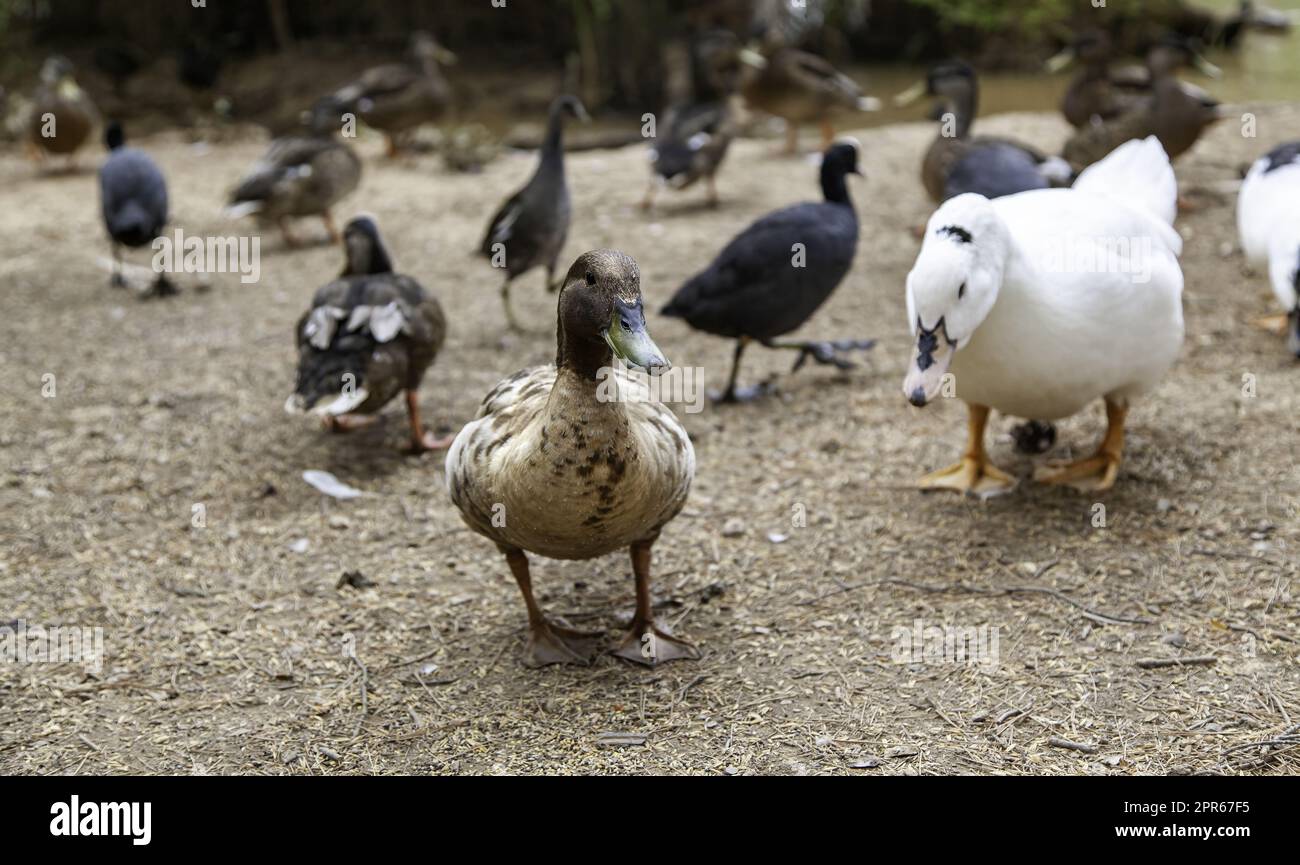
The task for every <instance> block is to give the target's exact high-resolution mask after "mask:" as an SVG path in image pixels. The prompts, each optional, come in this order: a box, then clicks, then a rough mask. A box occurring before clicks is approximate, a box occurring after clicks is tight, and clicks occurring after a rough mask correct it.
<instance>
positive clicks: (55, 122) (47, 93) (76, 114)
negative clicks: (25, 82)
mask: <svg viewBox="0 0 1300 865" xmlns="http://www.w3.org/2000/svg"><path fill="white" fill-rule="evenodd" d="M75 72H76V70H75V68H74V67H73V65H72V63H71V61H69V60H68V58H66V57H63V56H60V55H57V54H56V55H54V56H52V57H49V58H48V59H47V60H46V61H45V63H44V64H43V65H42V66H41V78H40V83H39V84H38V85H37V87H36V93H35V95H34V96H33V97H32V103H31V105H30V106H29V108H28V115H27V123H26V127H27V129H26V137H27V151H28V153H29V155H30V156H31V157H32V158H33V159H34V160H36V161H37V162H42V161H43V160H44V159H45V157H46V156H66V157H68V160H67V168H68V169H69V170H76V167H77V151H78V150H80V149H81V146H82V145H83V144H85V143H86V142H87V141H88V140H89V139H90V134H91V132H93V131H94V129H95V127H96V126H97V125H99V111H98V110H97V109H96V108H95V103H94V102H93V101H92V100H91V98H90V97H89V96H88V95H86V92H85V91H84V90H82V89H81V87H80V86H78V84H77V79H76V77H75Z"/></svg>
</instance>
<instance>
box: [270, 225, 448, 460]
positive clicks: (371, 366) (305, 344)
mask: <svg viewBox="0 0 1300 865" xmlns="http://www.w3.org/2000/svg"><path fill="white" fill-rule="evenodd" d="M343 246H344V251H345V254H346V257H347V261H346V264H345V266H344V268H343V273H342V274H340V275H339V278H338V279H336V280H334V281H333V282H330V283H329V284H328V285H325V286H322V287H321V288H320V290H318V291H317V292H316V295H315V297H313V298H312V302H311V309H309V310H308V311H307V312H306V313H305V314H304V315H303V317H302V318H301V319H299V321H298V327H297V330H296V331H295V338H296V342H297V345H298V382H297V385H296V386H295V388H294V392H293V394H292V395H291V396H290V397H289V399H288V401H287V402H286V403H285V406H284V408H285V411H287V412H289V413H290V414H303V413H305V412H311V413H312V414H316V415H319V416H320V417H321V420H322V422H323V424H324V426H325V428H326V429H329V430H332V431H335V432H346V431H348V430H352V429H357V428H360V427H364V426H369V425H371V424H373V423H375V422H376V421H378V419H379V418H378V412H379V410H380V409H382V408H383V407H384V406H385V405H387V404H388V402H390V401H391V400H392V399H393V397H395V396H397V394H398V393H399V392H403V391H404V392H405V394H406V410H407V416H408V420H409V421H410V426H411V450H412V451H416V452H418V451H424V450H432V449H436V448H442V447H446V446H447V445H448V444H449V443H450V442H451V437H450V436H448V437H446V438H439V437H437V436H435V435H434V434H433V433H432V432H429V431H427V430H425V429H424V426H423V425H422V424H421V422H420V406H419V398H418V395H417V391H418V390H419V387H420V380H421V379H422V378H423V377H424V373H425V371H426V370H428V368H429V367H430V366H431V365H432V364H433V361H434V358H436V357H437V355H438V351H439V350H440V349H441V348H442V344H443V341H444V339H445V338H446V335H447V319H446V316H444V315H443V312H442V306H441V305H440V304H439V303H438V299H437V298H436V297H434V296H433V295H431V294H429V293H428V292H427V291H426V290H425V289H424V288H423V287H422V286H421V285H420V284H419V283H418V282H416V281H415V280H414V279H412V278H411V277H409V276H403V275H402V274H399V273H394V272H393V263H392V260H391V259H390V258H389V257H388V250H387V249H386V248H385V246H384V243H383V241H382V240H381V239H380V237H379V228H378V227H377V226H376V225H375V221H374V220H373V219H372V218H371V217H368V216H358V217H356V218H355V219H352V220H351V221H349V222H348V224H347V225H346V226H345V227H344V229H343Z"/></svg>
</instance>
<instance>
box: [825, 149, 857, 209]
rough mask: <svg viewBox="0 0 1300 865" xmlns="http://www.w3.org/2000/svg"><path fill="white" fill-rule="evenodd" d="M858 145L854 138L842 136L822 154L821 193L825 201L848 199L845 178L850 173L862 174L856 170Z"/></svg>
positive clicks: (845, 200)
mask: <svg viewBox="0 0 1300 865" xmlns="http://www.w3.org/2000/svg"><path fill="white" fill-rule="evenodd" d="M860 147H861V145H860V144H858V142H857V141H856V140H855V139H852V138H844V139H841V140H839V141H837V142H835V143H834V144H832V145H831V146H830V147H828V148H827V149H826V152H825V153H823V154H822V166H821V184H822V195H823V196H824V197H825V199H826V200H827V201H836V202H841V203H842V202H847V201H848V200H849V190H848V186H847V185H846V184H845V178H846V177H847V176H848V175H850V174H856V175H858V176H859V177H861V176H862V172H861V171H860V170H858V149H859V148H860Z"/></svg>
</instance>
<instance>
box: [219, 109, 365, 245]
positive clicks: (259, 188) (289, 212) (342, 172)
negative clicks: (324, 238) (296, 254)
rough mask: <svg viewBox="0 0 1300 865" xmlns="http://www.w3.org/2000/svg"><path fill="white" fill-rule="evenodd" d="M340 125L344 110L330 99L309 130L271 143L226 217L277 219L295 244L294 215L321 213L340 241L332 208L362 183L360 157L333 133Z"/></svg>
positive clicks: (238, 188) (232, 199) (237, 189)
mask: <svg viewBox="0 0 1300 865" xmlns="http://www.w3.org/2000/svg"><path fill="white" fill-rule="evenodd" d="M340 128H342V120H341V112H340V110H339V108H338V106H337V105H336V104H335V103H334V102H332V101H331V100H329V99H324V100H321V101H320V102H318V103H317V104H316V105H315V106H314V107H313V109H312V111H311V113H310V119H309V132H308V133H307V134H295V135H287V136H284V137H281V138H277V139H275V140H274V141H272V142H271V146H270V147H268V148H267V150H266V152H265V153H264V154H262V157H261V158H260V159H258V161H257V162H255V163H254V164H253V167H252V168H250V169H249V171H248V173H247V174H246V175H244V177H243V179H241V180H240V181H239V184H238V186H236V187H235V190H234V191H233V192H232V193H231V194H230V201H229V205H228V207H227V208H226V215H227V216H229V217H231V218H235V219H237V218H239V217H242V216H248V215H255V216H256V218H257V220H258V222H259V223H270V222H276V223H278V224H279V226H280V231H281V233H282V234H283V235H284V240H285V243H286V244H287V245H289V246H291V247H292V246H297V245H298V240H297V238H296V237H295V236H294V235H293V232H292V231H291V230H290V228H289V219H290V218H291V217H301V216H319V217H321V219H322V220H323V221H324V223H325V229H326V231H328V232H329V236H330V239H331V240H332V241H333V242H335V243H337V242H339V241H340V239H341V238H340V236H339V233H338V229H337V228H336V227H335V225H334V219H333V216H332V215H331V213H330V208H331V207H333V206H334V205H335V204H337V203H338V202H339V201H340V200H341V199H343V198H344V197H346V196H347V195H348V194H349V193H351V192H352V191H353V190H354V189H356V188H357V184H358V183H359V182H360V181H361V160H360V159H359V158H358V157H357V154H356V152H355V151H354V150H353V149H352V148H351V147H349V146H348V145H347V144H344V143H343V142H342V141H340V140H339V139H338V138H336V137H335V135H334V132H335V130H337V129H340Z"/></svg>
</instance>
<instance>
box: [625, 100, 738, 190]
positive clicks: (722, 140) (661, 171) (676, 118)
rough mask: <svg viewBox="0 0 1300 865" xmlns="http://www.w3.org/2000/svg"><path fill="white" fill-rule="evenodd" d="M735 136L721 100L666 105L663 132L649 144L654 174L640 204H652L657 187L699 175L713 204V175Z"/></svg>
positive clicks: (688, 182) (687, 181) (688, 181)
mask: <svg viewBox="0 0 1300 865" xmlns="http://www.w3.org/2000/svg"><path fill="white" fill-rule="evenodd" d="M735 137H736V126H735V123H734V122H733V121H732V118H731V109H730V108H729V107H728V105H727V103H726V102H725V101H724V102H708V103H704V104H701V105H683V106H678V107H675V108H670V109H669V110H668V112H667V113H666V114H665V115H664V123H663V132H662V133H661V134H660V135H658V136H656V138H655V140H654V141H653V142H652V143H651V145H650V170H651V171H652V172H653V173H654V176H653V177H652V178H651V180H650V186H649V188H648V189H647V190H646V194H645V198H643V199H642V200H641V208H642V209H643V210H649V209H650V208H652V207H654V199H655V193H656V192H657V191H658V190H659V187H661V186H668V187H670V188H672V189H685V188H687V187H688V186H691V185H692V184H694V183H695V182H696V181H697V180H699V179H700V178H704V181H705V183H706V184H707V185H708V204H709V206H710V207H717V205H718V188H717V186H716V185H715V184H714V176H715V175H716V174H717V171H718V167H719V166H720V165H721V164H722V160H723V158H724V157H725V156H726V155H727V148H729V147H730V146H731V141H732V139H733V138H735Z"/></svg>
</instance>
